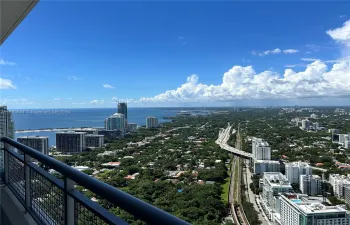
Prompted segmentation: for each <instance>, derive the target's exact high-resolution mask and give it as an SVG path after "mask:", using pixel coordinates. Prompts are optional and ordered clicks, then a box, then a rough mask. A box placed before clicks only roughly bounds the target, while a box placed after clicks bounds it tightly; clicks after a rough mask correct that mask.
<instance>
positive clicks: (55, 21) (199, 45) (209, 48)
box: [0, 2, 350, 109]
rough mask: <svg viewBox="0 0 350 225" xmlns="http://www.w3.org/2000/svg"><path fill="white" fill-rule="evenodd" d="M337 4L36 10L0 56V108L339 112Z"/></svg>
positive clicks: (348, 85)
mask: <svg viewBox="0 0 350 225" xmlns="http://www.w3.org/2000/svg"><path fill="white" fill-rule="evenodd" d="M347 5H348V3H345V2H344V3H342V2H338V3H336V4H330V3H326V2H323V3H313V2H307V3H302V2H294V3H277V2H274V3H264V4H262V3H254V4H253V3H251V2H249V3H242V2H221V3H215V4H214V3H213V2H205V3H198V2H190V3H188V2H177V3H175V2H147V3H140V2H130V3H126V2H105V3H104V4H97V3H94V2H88V3H86V4H85V3H84V4H81V3H79V2H63V3H57V2H40V3H39V4H38V5H37V7H36V8H35V9H34V10H33V11H32V12H31V14H30V15H29V16H28V17H27V18H26V19H25V20H24V21H23V23H22V24H21V25H20V26H19V27H18V28H17V29H16V31H15V32H14V33H13V34H12V35H11V39H9V40H7V41H6V42H5V43H4V44H3V45H2V47H1V48H2V49H1V51H2V54H1V57H0V75H1V78H0V91H1V95H0V105H7V106H8V108H10V109H34V108H113V107H115V106H116V101H118V100H120V101H125V102H127V103H128V106H129V107H130V108H133V107H160V106H163V107H169V106H173V107H208V106H213V107H221V106H222V107H225V106H226V107H235V106H236V107H239V106H293V105H300V106H306V105H313V106H321V105H329V106H338V105H349V104H350V103H349V101H348V99H349V96H350V79H349V76H350V58H349V56H350V48H349V46H350V38H349V37H350V15H347V13H346V8H347ZM198 9H200V10H198ZM315 9H317V10H315ZM76 10H79V11H82V13H80V14H79V18H78V17H77V15H76V13H75V12H76ZM287 11H288V13H286V12H287ZM289 11H290V12H297V14H298V18H296V17H295V15H296V14H295V13H289ZM130 12H133V13H130ZM62 13H63V14H64V15H65V18H62ZM91 15H93V16H92V17H91ZM223 15H230V18H229V19H227V18H225V16H223ZM42 18H45V20H43V19H42ZM106 21H108V23H106ZM315 24H317V26H315Z"/></svg>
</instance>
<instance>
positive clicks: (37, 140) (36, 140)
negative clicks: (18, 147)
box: [17, 136, 49, 155]
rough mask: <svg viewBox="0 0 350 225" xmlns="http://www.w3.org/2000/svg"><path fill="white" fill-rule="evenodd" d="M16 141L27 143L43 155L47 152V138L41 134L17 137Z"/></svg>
mask: <svg viewBox="0 0 350 225" xmlns="http://www.w3.org/2000/svg"><path fill="white" fill-rule="evenodd" d="M17 141H18V142H19V143H22V144H24V145H27V146H29V147H31V148H33V149H35V150H37V151H39V152H41V153H43V154H45V155H48V154H49V138H48V137H43V136H25V137H18V138H17Z"/></svg>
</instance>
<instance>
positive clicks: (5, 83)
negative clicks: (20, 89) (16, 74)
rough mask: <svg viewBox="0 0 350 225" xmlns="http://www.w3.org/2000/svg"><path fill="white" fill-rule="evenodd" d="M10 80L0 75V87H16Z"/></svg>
mask: <svg viewBox="0 0 350 225" xmlns="http://www.w3.org/2000/svg"><path fill="white" fill-rule="evenodd" d="M16 88H17V87H16V86H15V85H14V84H13V83H12V81H11V80H9V79H5V78H1V77H0V89H16Z"/></svg>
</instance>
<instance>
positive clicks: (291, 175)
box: [286, 162, 312, 184]
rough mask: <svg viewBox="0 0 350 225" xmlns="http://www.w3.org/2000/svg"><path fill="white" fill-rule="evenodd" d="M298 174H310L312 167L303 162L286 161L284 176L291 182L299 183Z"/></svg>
mask: <svg viewBox="0 0 350 225" xmlns="http://www.w3.org/2000/svg"><path fill="white" fill-rule="evenodd" d="M300 175H312V168H311V167H310V166H309V164H307V163H304V162H291V163H286V177H287V179H288V181H289V182H290V183H292V184H299V181H300Z"/></svg>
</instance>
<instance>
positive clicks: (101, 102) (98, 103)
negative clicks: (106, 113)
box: [90, 100, 105, 105]
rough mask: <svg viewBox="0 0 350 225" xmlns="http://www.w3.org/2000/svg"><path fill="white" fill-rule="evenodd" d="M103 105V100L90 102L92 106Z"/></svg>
mask: <svg viewBox="0 0 350 225" xmlns="http://www.w3.org/2000/svg"><path fill="white" fill-rule="evenodd" d="M104 103H105V101H104V100H92V101H91V102H90V104H93V105H102V104H104Z"/></svg>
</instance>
